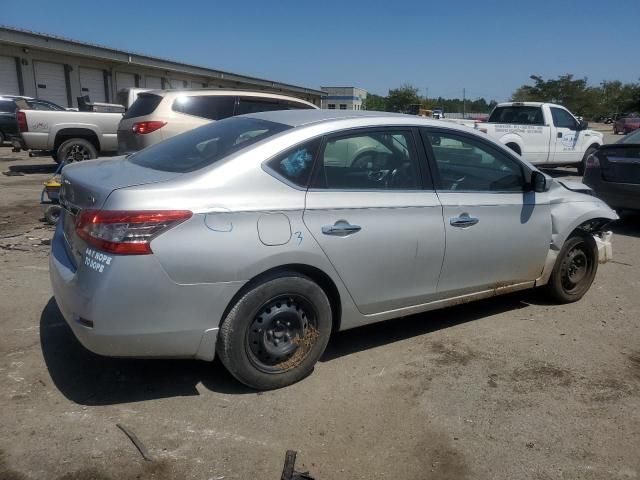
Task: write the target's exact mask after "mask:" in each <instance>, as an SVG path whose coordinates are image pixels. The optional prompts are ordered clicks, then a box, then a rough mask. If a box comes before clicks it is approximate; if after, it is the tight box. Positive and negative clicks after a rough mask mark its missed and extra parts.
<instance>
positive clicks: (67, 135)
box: [53, 128, 100, 152]
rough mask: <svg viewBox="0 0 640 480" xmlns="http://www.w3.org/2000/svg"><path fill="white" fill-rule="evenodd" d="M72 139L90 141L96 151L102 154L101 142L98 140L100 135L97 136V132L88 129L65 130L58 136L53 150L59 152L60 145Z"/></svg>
mask: <svg viewBox="0 0 640 480" xmlns="http://www.w3.org/2000/svg"><path fill="white" fill-rule="evenodd" d="M72 138H82V139H84V140H88V141H89V142H91V144H92V145H93V146H94V147H96V150H97V151H98V152H100V140H98V135H96V132H94V131H93V130H89V129H88V128H63V129H62V130H60V131H59V132H58V133H57V134H56V140H55V142H54V144H53V150H54V151H57V150H58V148H60V145H62V144H63V143H64V142H66V141H67V140H71V139H72Z"/></svg>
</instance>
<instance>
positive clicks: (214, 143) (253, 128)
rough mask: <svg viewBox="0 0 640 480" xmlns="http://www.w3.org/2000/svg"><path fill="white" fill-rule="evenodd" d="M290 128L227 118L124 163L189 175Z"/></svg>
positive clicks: (254, 120) (244, 119)
mask: <svg viewBox="0 0 640 480" xmlns="http://www.w3.org/2000/svg"><path fill="white" fill-rule="evenodd" d="M290 128H291V127H290V126H289V125H283V124H281V123H275V122H267V121H265V120H257V119H254V118H227V119H225V120H221V121H219V122H213V123H209V124H207V125H205V126H203V127H200V128H196V129H194V130H189V131H188V132H185V133H183V134H182V135H177V136H175V137H172V138H169V139H168V140H165V141H164V142H160V143H156V144H155V145H151V146H150V147H147V148H145V149H144V150H140V151H139V152H137V153H134V154H133V155H131V156H129V157H127V161H129V162H131V163H134V164H136V165H140V166H141V167H146V168H152V169H154V170H161V171H164V172H176V173H186V172H193V171H195V170H199V169H201V168H205V167H208V166H209V165H213V164H214V163H216V162H218V161H220V160H222V159H224V158H225V157H228V156H229V155H231V154H233V153H236V152H238V151H240V150H242V149H244V148H246V147H248V146H250V145H253V144H255V143H257V142H259V141H261V140H264V139H266V138H269V137H271V136H273V135H276V134H277V133H280V132H283V131H285V130H288V129H290Z"/></svg>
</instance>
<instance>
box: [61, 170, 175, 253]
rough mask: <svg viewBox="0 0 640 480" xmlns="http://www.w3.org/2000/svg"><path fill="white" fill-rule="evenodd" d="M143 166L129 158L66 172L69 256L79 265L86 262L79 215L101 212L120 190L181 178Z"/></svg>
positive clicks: (63, 196) (64, 190)
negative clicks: (81, 213) (77, 229)
mask: <svg viewBox="0 0 640 480" xmlns="http://www.w3.org/2000/svg"><path fill="white" fill-rule="evenodd" d="M180 175H181V174H179V173H174V172H163V171H159V170H152V169H150V168H144V167H140V166H138V165H134V164H133V163H131V162H128V161H126V159H125V157H115V158H112V159H105V160H89V161H85V162H78V163H73V164H71V165H68V166H66V167H64V169H63V170H62V179H61V184H62V186H61V188H60V204H61V205H62V207H63V215H62V217H61V219H60V220H61V222H62V229H63V232H64V237H65V240H66V244H67V245H66V246H67V250H68V252H69V254H70V255H71V257H72V258H73V260H74V262H75V264H76V266H77V265H79V264H80V262H81V261H82V257H83V254H84V251H85V249H86V244H85V242H84V241H83V240H82V239H81V238H80V237H78V235H77V234H76V232H75V223H76V219H77V216H78V214H79V213H80V211H82V210H84V209H95V210H99V209H101V208H102V207H103V205H104V203H105V201H106V199H107V197H108V196H109V195H110V194H111V192H113V191H115V190H118V189H120V188H126V187H133V186H136V185H146V184H151V183H158V182H166V181H168V180H171V179H173V178H176V177H178V176H180Z"/></svg>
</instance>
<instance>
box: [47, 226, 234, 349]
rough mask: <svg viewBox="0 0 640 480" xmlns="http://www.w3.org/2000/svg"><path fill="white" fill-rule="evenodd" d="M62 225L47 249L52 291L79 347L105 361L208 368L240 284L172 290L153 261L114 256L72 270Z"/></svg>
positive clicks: (178, 286)
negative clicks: (177, 361) (178, 361)
mask: <svg viewBox="0 0 640 480" xmlns="http://www.w3.org/2000/svg"><path fill="white" fill-rule="evenodd" d="M61 223H62V222H59V223H58V228H57V229H56V233H55V235H54V238H53V241H52V244H51V245H52V247H51V255H50V261H49V271H50V277H51V285H52V288H53V293H54V296H55V299H56V302H57V304H58V307H59V308H60V311H61V312H62V315H63V316H64V318H65V320H66V321H67V323H68V324H69V326H70V327H71V329H72V330H73V333H74V334H75V336H76V337H77V338H78V340H79V341H80V343H82V345H84V346H85V347H86V348H87V349H88V350H91V351H92V352H94V353H97V354H100V355H106V356H117V357H141V358H149V357H163V358H199V359H202V360H213V357H214V353H215V344H216V338H217V334H218V326H219V323H220V320H221V318H222V315H223V312H224V310H225V308H226V306H227V305H228V303H229V302H230V300H231V299H232V298H233V295H234V294H235V293H236V292H237V291H238V289H239V288H240V287H241V286H242V283H243V282H224V283H215V284H195V285H182V284H177V283H175V282H173V281H171V280H170V279H169V277H168V276H167V275H166V273H165V272H164V270H163V269H162V267H161V266H160V264H159V262H158V261H157V260H156V259H155V258H154V256H153V255H140V256H130V257H123V256H117V255H113V256H110V260H109V261H108V263H107V261H102V263H101V265H103V268H97V269H96V268H93V269H92V268H90V266H86V265H84V264H82V265H79V266H78V267H77V268H76V267H75V266H74V265H73V263H72V261H71V258H70V256H69V255H68V253H67V249H66V245H65V240H64V236H63V234H62V226H61ZM94 267H95V265H94Z"/></svg>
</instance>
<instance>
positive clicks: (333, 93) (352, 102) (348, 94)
mask: <svg viewBox="0 0 640 480" xmlns="http://www.w3.org/2000/svg"><path fill="white" fill-rule="evenodd" d="M320 90H322V91H323V92H325V93H326V94H327V95H326V96H323V97H322V108H327V109H329V110H364V106H363V105H364V104H365V101H366V100H367V91H366V90H363V89H362V88H357V87H320Z"/></svg>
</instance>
